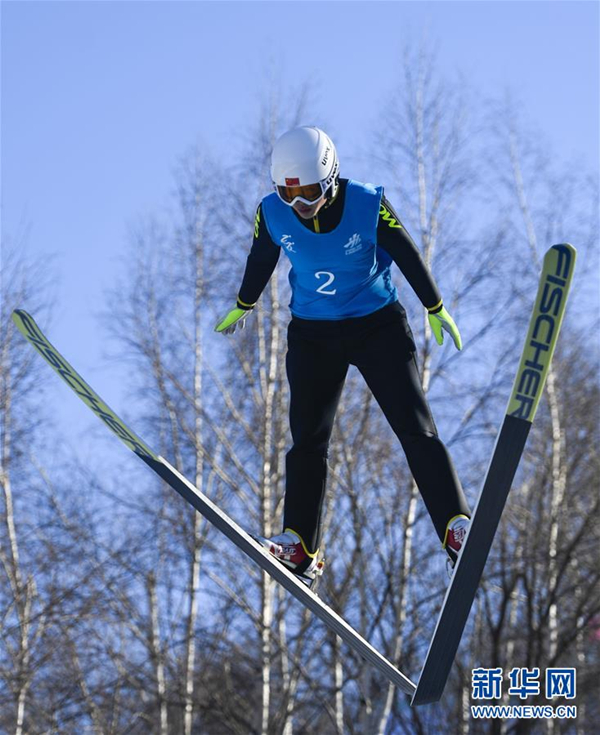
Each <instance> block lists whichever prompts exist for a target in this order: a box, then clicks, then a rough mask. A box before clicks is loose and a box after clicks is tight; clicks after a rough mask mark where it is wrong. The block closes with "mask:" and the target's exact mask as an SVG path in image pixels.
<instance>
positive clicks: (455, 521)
mask: <svg viewBox="0 0 600 735" xmlns="http://www.w3.org/2000/svg"><path fill="white" fill-rule="evenodd" d="M470 522H471V521H470V519H469V518H467V516H464V515H458V516H454V518H451V519H450V521H448V525H447V526H446V536H445V538H444V544H443V547H444V549H446V553H447V554H448V562H447V563H448V564H449V569H448V571H449V574H450V575H451V574H452V570H453V569H454V567H455V566H456V562H457V561H458V555H459V554H460V550H461V549H462V546H463V544H464V542H465V538H466V537H467V531H468V530H469V523H470Z"/></svg>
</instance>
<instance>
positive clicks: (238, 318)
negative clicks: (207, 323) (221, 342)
mask: <svg viewBox="0 0 600 735" xmlns="http://www.w3.org/2000/svg"><path fill="white" fill-rule="evenodd" d="M250 311H251V309H238V308H237V307H236V308H235V309H232V310H231V311H230V312H228V314H227V315H226V316H224V317H223V318H222V319H219V321H218V322H217V325H216V327H215V332H222V333H223V334H233V333H234V332H235V330H236V329H237V327H239V328H240V329H243V328H244V327H245V326H246V325H245V324H244V319H245V318H246V317H247V316H248V314H249V313H250Z"/></svg>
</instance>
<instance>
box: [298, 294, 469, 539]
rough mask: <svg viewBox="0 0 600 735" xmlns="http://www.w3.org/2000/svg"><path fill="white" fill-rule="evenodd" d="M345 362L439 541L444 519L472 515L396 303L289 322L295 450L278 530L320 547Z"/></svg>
mask: <svg viewBox="0 0 600 735" xmlns="http://www.w3.org/2000/svg"><path fill="white" fill-rule="evenodd" d="M350 365H355V366H356V367H357V368H358V370H359V371H360V373H361V374H362V376H363V377H364V379H365V381H366V382H367V385H368V386H369V389H370V390H371V391H372V393H373V395H374V397H375V399H376V400H377V403H378V404H379V406H380V407H381V409H382V410H383V412H384V414H385V416H386V418H387V420H388V422H389V424H390V426H391V427H392V429H393V431H394V433H395V434H396V436H397V437H398V439H399V440H400V442H401V444H402V448H403V449H404V453H405V454H406V459H407V461H408V465H409V467H410V470H411V472H412V475H413V477H414V479H415V481H416V483H417V486H418V488H419V491H420V493H421V496H422V497H423V500H424V501H425V505H426V507H427V510H428V512H429V515H430V516H431V519H432V521H433V524H434V526H435V529H436V531H437V534H438V536H439V537H440V540H442V541H443V538H444V534H445V532H446V525H447V523H448V521H449V520H450V519H451V518H453V517H454V516H455V515H458V514H460V513H464V514H465V515H467V516H470V515H471V513H470V510H469V507H468V505H467V502H466V499H465V496H464V493H463V491H462V488H461V485H460V482H459V480H458V477H457V475H456V472H455V470H454V466H453V464H452V460H451V458H450V455H449V453H448V450H447V449H446V447H445V446H444V444H443V443H442V441H441V440H440V438H439V437H438V434H437V429H436V426H435V423H434V421H433V417H432V415H431V411H430V409H429V406H428V404H427V399H426V398H425V395H424V393H423V389H422V387H421V381H420V377H419V372H418V369H417V364H416V359H415V343H414V340H413V336H412V332H411V330H410V327H409V325H408V321H407V318H406V312H405V311H404V309H403V307H402V306H401V305H400V304H399V303H398V302H395V303H393V304H390V305H389V306H386V307H384V308H383V309H380V310H379V311H376V312H374V313H373V314H369V315H368V316H365V317H357V318H353V319H344V320H340V321H325V320H324V321H320V320H319V321H316V320H315V321H313V320H307V319H298V318H297V317H293V318H292V321H291V322H290V324H289V327H288V352H287V357H286V368H287V375H288V380H289V384H290V428H291V432H292V439H293V446H292V448H291V449H290V451H289V452H288V453H287V456H286V495H285V506H284V528H291V529H293V530H294V531H296V532H297V533H299V534H300V535H301V536H302V538H303V540H304V541H305V543H306V544H307V545H308V547H309V549H310V550H311V551H315V550H316V549H317V548H318V547H319V544H320V536H321V511H322V507H323V500H324V496H325V486H326V480H327V452H328V445H329V439H330V437H331V432H332V429H333V421H334V418H335V413H336V410H337V406H338V403H339V400H340V395H341V393H342V388H343V386H344V380H345V378H346V373H347V371H348V367H349V366H350Z"/></svg>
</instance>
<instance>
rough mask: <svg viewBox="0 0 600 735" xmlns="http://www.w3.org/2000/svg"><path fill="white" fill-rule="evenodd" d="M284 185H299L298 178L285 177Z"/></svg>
mask: <svg viewBox="0 0 600 735" xmlns="http://www.w3.org/2000/svg"><path fill="white" fill-rule="evenodd" d="M285 185H286V186H300V179H287V178H286V180H285Z"/></svg>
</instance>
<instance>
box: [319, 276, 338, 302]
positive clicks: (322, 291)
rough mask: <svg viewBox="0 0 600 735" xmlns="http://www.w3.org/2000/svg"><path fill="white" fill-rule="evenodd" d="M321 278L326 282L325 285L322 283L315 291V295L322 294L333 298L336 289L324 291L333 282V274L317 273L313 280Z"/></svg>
mask: <svg viewBox="0 0 600 735" xmlns="http://www.w3.org/2000/svg"><path fill="white" fill-rule="evenodd" d="M321 276H324V277H325V278H326V279H327V280H326V281H325V283H322V284H321V285H320V286H319V288H318V289H317V293H323V294H325V295H326V296H335V293H336V291H337V289H336V288H332V289H331V290H330V291H327V290H326V289H327V286H331V284H332V283H333V282H334V280H335V276H334V275H333V273H330V272H329V271H317V272H316V273H315V278H318V279H319V280H321Z"/></svg>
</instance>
